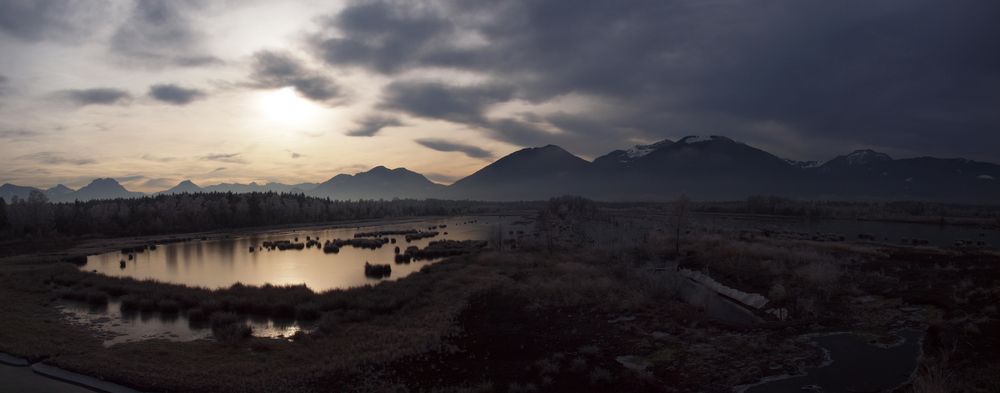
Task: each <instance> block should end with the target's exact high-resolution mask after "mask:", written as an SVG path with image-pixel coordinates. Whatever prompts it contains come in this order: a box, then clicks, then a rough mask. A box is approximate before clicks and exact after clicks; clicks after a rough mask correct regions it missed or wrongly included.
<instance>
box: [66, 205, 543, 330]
mask: <svg viewBox="0 0 1000 393" xmlns="http://www.w3.org/2000/svg"><path fill="white" fill-rule="evenodd" d="M533 229H534V227H533V224H532V223H531V221H530V220H526V219H524V218H523V217H518V216H474V217H452V218H443V219H427V220H409V221H396V222H390V223H384V224H378V225H368V226H362V227H359V226H351V227H327V228H310V229H297V230H284V231H270V232H263V233H254V234H248V235H243V236H228V237H227V236H222V237H216V238H205V239H204V240H200V239H192V240H187V241H182V242H166V243H158V244H157V245H156V247H155V248H149V249H144V250H142V251H133V252H123V251H114V252H106V253H103V254H98V255H92V256H89V257H88V258H87V263H86V264H85V265H84V266H82V267H81V269H82V270H85V271H95V272H97V273H101V274H105V275H109V276H117V277H131V278H135V279H154V280H157V281H161V282H167V283H174V284H183V285H188V286H198V287H205V288H212V289H214V288H224V287H229V286H231V285H233V284H235V283H237V282H239V283H243V284H246V285H264V284H272V285H298V284H305V285H306V286H307V287H309V288H310V289H312V290H313V291H316V292H322V291H327V290H333V289H345V288H352V287H358V286H362V285H368V284H376V283H378V282H380V281H384V280H397V279H400V278H403V277H406V276H407V275H409V274H412V273H414V272H417V271H419V270H420V269H421V268H422V267H424V266H427V265H429V264H432V263H435V262H438V261H440V260H441V259H443V258H432V259H427V260H414V261H410V262H400V263H397V262H396V261H395V256H396V252H395V248H396V247H397V246H398V247H399V248H400V251H403V250H405V249H406V248H407V247H411V246H414V247H418V248H425V247H427V246H428V245H429V244H430V243H431V242H433V241H437V240H483V241H487V242H488V243H489V244H495V243H496V242H498V241H501V240H500V239H504V240H503V241H504V242H505V243H506V242H508V241H509V240H510V239H513V238H516V237H518V236H522V237H523V236H529V234H530V233H531V232H532V231H533ZM409 230H415V231H421V232H437V235H435V236H431V237H427V238H421V239H413V238H412V237H413V236H412V234H411V236H410V237H411V239H409V240H407V237H406V235H405V234H402V233H400V234H387V235H381V236H379V237H367V236H366V237H365V238H368V239H376V238H384V239H386V240H383V241H384V242H385V244H382V245H381V247H378V248H355V247H353V246H350V245H345V246H342V247H340V248H339V250H338V252H335V253H334V252H324V250H323V247H322V243H324V242H326V241H327V240H333V239H354V238H355V234H358V233H361V232H384V231H394V232H402V231H409ZM501 233H502V234H503V235H502V236H501ZM296 239H297V240H296ZM307 239H318V241H319V243H320V244H321V245H320V246H318V247H316V246H314V247H308V248H302V249H295V248H292V249H286V250H283V251H282V250H279V249H277V248H273V247H272V248H271V249H269V248H263V246H264V244H265V242H275V241H282V240H288V241H292V242H302V243H304V242H306V241H307ZM251 247H253V251H251ZM123 261H124V262H123ZM366 263H372V264H388V265H390V267H391V272H390V273H389V275H388V276H385V277H372V276H370V275H367V274H366V272H365V264H366ZM57 307H58V308H59V309H60V311H62V312H63V315H64V316H65V318H66V319H67V320H69V321H70V322H72V323H75V324H78V325H82V326H85V327H87V328H89V329H92V330H93V331H95V332H97V334H98V336H99V337H100V338H101V339H102V340H103V341H104V345H105V346H110V345H115V344H120V343H126V342H135V341H142V340H150V339H165V340H172V341H192V340H199V339H206V338H211V337H212V332H211V328H210V326H208V325H207V324H205V323H192V322H191V321H190V320H189V319H188V318H187V316H186V314H185V313H184V312H180V313H173V314H162V313H159V312H155V311H153V312H139V311H131V310H122V308H121V300H120V299H117V298H113V299H111V300H110V301H109V302H108V304H106V305H97V306H95V305H91V304H87V303H84V302H76V301H62V302H60V303H59V305H58V306H57ZM244 323H245V324H247V325H249V326H250V327H251V328H252V330H253V335H254V336H258V337H270V338H289V337H291V336H292V335H294V334H295V333H296V332H298V331H305V332H309V331H312V330H314V329H315V322H312V323H308V322H307V323H303V322H298V321H294V320H288V321H276V320H273V319H269V318H250V317H247V318H245V319H244Z"/></svg>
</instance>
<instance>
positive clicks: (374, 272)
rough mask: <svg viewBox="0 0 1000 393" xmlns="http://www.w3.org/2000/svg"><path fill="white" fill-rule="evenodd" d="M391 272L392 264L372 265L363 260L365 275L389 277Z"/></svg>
mask: <svg viewBox="0 0 1000 393" xmlns="http://www.w3.org/2000/svg"><path fill="white" fill-rule="evenodd" d="M390 274H392V266H389V265H372V264H370V263H368V262H365V276H368V277H372V278H383V277H389V275H390Z"/></svg>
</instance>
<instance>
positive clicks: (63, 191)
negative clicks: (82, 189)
mask: <svg viewBox="0 0 1000 393" xmlns="http://www.w3.org/2000/svg"><path fill="white" fill-rule="evenodd" d="M45 191H46V192H50V193H58V194H67V193H71V192H73V189H72V188H69V187H66V186H65V185H63V184H56V185H55V186H53V187H52V188H49V189H48V190H45Z"/></svg>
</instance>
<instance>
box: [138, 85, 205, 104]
mask: <svg viewBox="0 0 1000 393" xmlns="http://www.w3.org/2000/svg"><path fill="white" fill-rule="evenodd" d="M149 96H150V97H152V98H153V99H155V100H157V101H162V102H165V103H168V104H172V105H187V104H190V103H191V102H193V101H195V100H198V99H200V98H203V97H204V96H205V93H204V92H203V91H201V90H198V89H191V88H186V87H181V86H178V85H175V84H159V85H153V86H150V87H149Z"/></svg>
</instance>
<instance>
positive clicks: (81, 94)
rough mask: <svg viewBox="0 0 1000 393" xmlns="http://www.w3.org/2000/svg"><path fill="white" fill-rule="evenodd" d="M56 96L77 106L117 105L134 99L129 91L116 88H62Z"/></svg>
mask: <svg viewBox="0 0 1000 393" xmlns="http://www.w3.org/2000/svg"><path fill="white" fill-rule="evenodd" d="M56 96H57V97H61V98H62V99H64V100H67V101H69V102H70V103H72V104H74V105H77V106H87V105H116V104H122V103H126V102H128V101H130V100H131V99H132V95H131V94H129V92H127V91H125V90H119V89H114V88H93V89H74V90H62V91H59V92H57V93H56Z"/></svg>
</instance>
